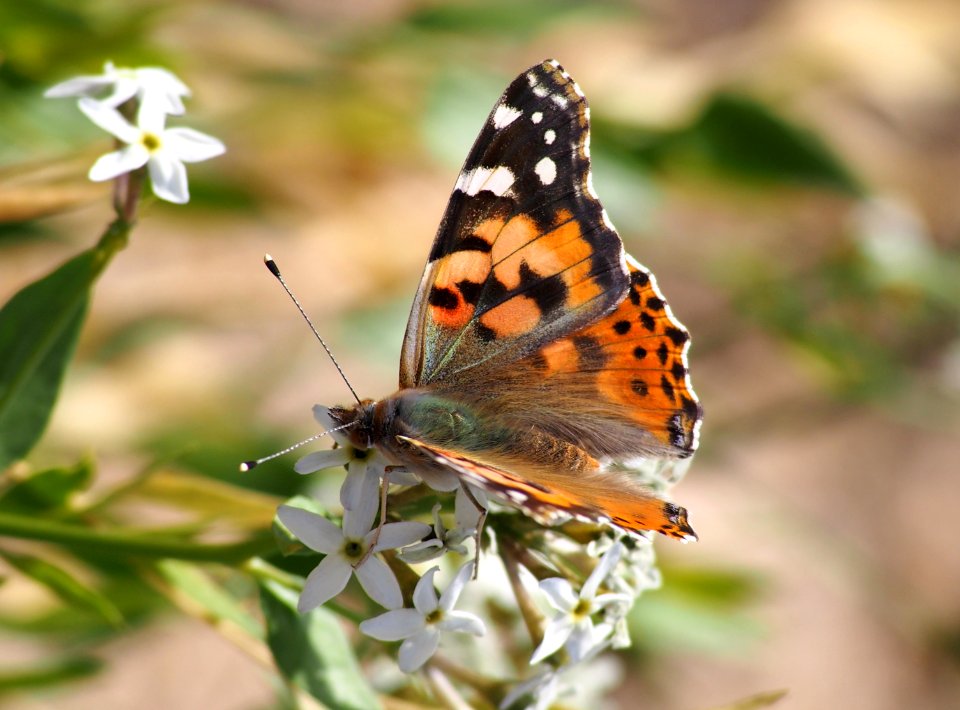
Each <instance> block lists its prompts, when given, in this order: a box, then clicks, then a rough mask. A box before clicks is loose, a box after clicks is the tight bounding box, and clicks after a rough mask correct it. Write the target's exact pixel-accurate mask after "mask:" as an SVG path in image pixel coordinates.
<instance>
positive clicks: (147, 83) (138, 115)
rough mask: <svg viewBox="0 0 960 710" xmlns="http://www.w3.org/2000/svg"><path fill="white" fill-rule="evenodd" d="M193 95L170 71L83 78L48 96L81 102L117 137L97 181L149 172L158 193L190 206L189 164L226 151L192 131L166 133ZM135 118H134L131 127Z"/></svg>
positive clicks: (96, 170)
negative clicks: (172, 118)
mask: <svg viewBox="0 0 960 710" xmlns="http://www.w3.org/2000/svg"><path fill="white" fill-rule="evenodd" d="M189 95H190V90H189V89H188V88H187V86H186V85H185V84H184V83H183V82H182V81H180V80H179V79H178V78H177V77H176V76H175V75H174V74H172V73H171V72H169V71H167V70H166V69H160V68H156V67H142V68H138V69H124V68H117V67H115V66H114V65H113V64H112V63H111V62H107V63H106V64H105V65H104V68H103V73H102V74H98V75H93V76H78V77H74V78H73V79H68V80H67V81H64V82H61V83H60V84H57V85H56V86H53V87H51V88H50V89H48V90H47V91H46V93H45V94H44V96H46V97H48V98H60V97H79V102H78V105H79V107H80V110H81V111H82V112H83V113H84V114H85V115H86V116H87V118H89V119H90V120H91V121H93V123H95V124H96V125H97V126H99V127H100V128H102V129H103V130H105V131H106V132H107V133H110V134H111V135H113V136H114V137H115V138H116V139H117V142H118V144H119V147H118V149H117V150H115V151H113V152H110V153H107V154H106V155H103V156H101V157H100V158H99V159H98V160H97V162H96V163H94V164H93V167H92V168H90V173H89V177H90V179H91V180H93V181H95V182H101V181H104V180H112V179H114V178H116V177H118V176H120V175H124V174H126V173H131V172H133V171H135V170H139V169H141V168H144V167H146V170H147V171H148V172H149V174H150V183H151V185H152V187H153V193H154V194H155V195H156V196H157V197H159V198H160V199H162V200H167V201H168V202H176V203H181V204H182V203H184V202H187V201H189V199H190V192H189V190H188V187H187V170H186V167H185V166H184V163H196V162H199V161H201V160H208V159H209V158H213V157H216V156H218V155H221V154H222V153H224V151H225V150H226V148H225V147H224V145H223V143H221V142H220V141H219V140H217V139H216V138H213V137H212V136H208V135H207V134H205V133H201V132H200V131H195V130H193V129H192V128H167V127H166V120H167V116H168V115H180V114H182V113H184V106H183V97H186V96H189ZM131 118H133V119H134V121H133V122H131V120H130V119H131Z"/></svg>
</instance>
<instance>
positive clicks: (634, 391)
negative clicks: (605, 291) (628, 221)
mask: <svg viewBox="0 0 960 710" xmlns="http://www.w3.org/2000/svg"><path fill="white" fill-rule="evenodd" d="M627 265H628V268H629V272H630V290H629V291H628V293H627V296H626V298H624V299H623V301H622V302H621V303H620V305H619V306H617V308H616V309H615V310H614V311H613V312H612V313H610V314H609V315H607V316H605V317H603V318H601V319H600V320H599V321H597V322H596V323H594V324H592V325H589V326H587V327H586V328H583V329H581V330H579V331H577V332H575V333H573V334H571V335H569V336H567V337H565V338H561V339H559V340H556V341H554V342H552V343H549V344H548V345H546V346H544V347H543V348H541V349H540V350H539V351H538V352H537V353H536V354H535V355H533V356H532V358H531V359H530V360H529V363H530V364H531V365H532V366H534V367H536V369H537V370H539V371H540V372H541V373H542V376H543V377H545V378H546V382H545V383H544V386H545V387H547V388H549V389H550V391H551V392H555V393H556V395H555V396H556V397H563V396H568V397H569V396H576V397H578V398H580V399H579V400H578V401H580V403H579V404H577V405H575V406H574V407H573V408H572V409H573V411H574V412H576V411H580V412H582V413H584V415H585V416H586V415H587V413H589V412H591V411H595V412H597V414H596V416H597V417H599V418H601V419H603V418H606V419H610V418H611V417H613V418H614V419H615V420H619V421H624V420H626V422H629V423H630V425H632V427H633V428H634V429H636V430H640V431H639V432H638V433H637V436H638V437H641V438H643V439H644V443H642V444H641V445H639V450H638V452H637V453H654V454H657V455H669V454H672V455H675V456H689V455H690V454H692V453H693V451H694V450H695V449H696V447H697V439H698V433H699V428H700V421H701V419H702V416H703V414H702V409H701V407H700V403H699V401H698V400H697V396H696V394H694V392H693V387H692V386H691V384H690V378H689V374H688V369H687V349H688V348H689V341H690V336H689V334H688V333H687V331H686V329H685V328H684V327H683V325H682V324H681V323H680V322H679V321H678V320H677V319H676V318H675V317H674V316H673V313H672V312H671V311H670V307H669V306H668V305H667V303H666V301H665V300H664V298H663V295H662V294H661V293H660V291H659V289H658V288H657V285H656V281H655V280H654V278H653V275H652V274H650V273H649V272H648V271H647V270H646V269H644V268H643V267H642V266H641V265H640V264H638V263H637V262H635V261H634V260H633V259H632V258H630V257H627ZM590 397H592V398H594V399H595V400H599V401H597V402H596V403H595V404H591V403H590V402H589V401H583V400H586V399H587V398H590ZM611 405H612V406H611ZM650 437H652V438H653V440H654V441H655V442H656V443H655V445H654V446H653V447H652V450H651V446H650V443H651V442H650ZM638 441H639V439H638ZM582 443H583V444H584V445H585V446H587V448H588V449H590V446H589V444H588V443H586V442H582ZM601 448H603V447H601Z"/></svg>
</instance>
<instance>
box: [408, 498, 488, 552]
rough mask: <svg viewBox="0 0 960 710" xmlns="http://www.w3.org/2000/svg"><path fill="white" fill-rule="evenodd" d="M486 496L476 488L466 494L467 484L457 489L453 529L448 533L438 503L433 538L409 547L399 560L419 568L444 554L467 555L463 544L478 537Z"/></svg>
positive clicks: (435, 511) (435, 507)
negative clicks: (418, 565) (419, 565)
mask: <svg viewBox="0 0 960 710" xmlns="http://www.w3.org/2000/svg"><path fill="white" fill-rule="evenodd" d="M486 502H487V496H486V494H485V493H484V492H483V491H481V490H480V489H478V488H473V487H471V488H470V493H469V494H468V493H467V489H466V484H463V485H461V486H460V488H458V489H457V497H456V500H455V502H454V511H455V512H454V518H455V520H456V527H454V528H453V529H452V530H448V529H447V527H446V525H444V524H443V518H441V517H440V508H441V506H440V503H436V504H434V506H433V535H434V536H433V537H432V538H430V539H429V540H424V541H423V542H418V543H417V544H416V545H411V546H410V547H408V548H407V549H405V550H404V551H403V552H401V553H400V554H399V555H398V556H399V557H400V559H401V560H403V561H404V562H407V563H408V564H418V563H420V562H426V561H427V560H432V559H435V558H437V557H440V556H441V555H442V554H444V553H445V552H456V553H457V554H458V555H466V554H467V548H466V546H465V545H463V542H464V541H465V540H467V539H468V538H470V537H471V536H475V535H476V534H477V526H478V525H479V524H480V518H481V515H482V514H483V513H484V512H485V508H486Z"/></svg>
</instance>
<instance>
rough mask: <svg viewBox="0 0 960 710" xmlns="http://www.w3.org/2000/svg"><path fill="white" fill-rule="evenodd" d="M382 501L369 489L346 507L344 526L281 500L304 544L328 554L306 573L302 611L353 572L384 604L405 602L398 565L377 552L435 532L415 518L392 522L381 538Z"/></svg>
mask: <svg viewBox="0 0 960 710" xmlns="http://www.w3.org/2000/svg"><path fill="white" fill-rule="evenodd" d="M378 503H379V501H378V498H377V496H376V495H373V496H370V495H366V496H364V498H363V500H362V503H361V505H360V507H359V508H358V509H357V510H345V511H344V513H343V529H341V528H338V527H337V526H336V525H334V524H333V523H331V522H330V521H329V520H327V519H326V518H324V517H323V516H320V515H317V514H316V513H311V512H309V511H307V510H303V509H302V508H294V507H292V506H289V505H281V506H280V508H279V509H278V510H277V517H278V518H280V522H282V523H283V524H284V525H286V526H287V528H289V529H290V532H292V533H293V534H294V535H296V536H297V538H298V539H299V540H300V541H301V542H302V543H303V544H304V545H306V546H307V547H309V548H310V549H311V550H316V551H317V552H322V553H323V554H324V555H326V557H324V558H323V559H322V560H321V561H320V564H319V565H317V567H316V568H315V569H314V570H313V571H312V572H311V573H310V574H309V575H308V576H307V581H306V583H305V584H304V585H303V591H302V592H301V593H300V600H299V602H298V603H297V609H298V610H299V611H300V612H307V611H310V610H311V609H313V608H315V607H318V606H320V605H321V604H323V603H325V602H327V601H329V600H330V599H332V598H333V597H335V596H337V595H338V594H339V593H340V592H342V591H343V589H344V587H346V586H347V582H349V581H350V577H351V575H353V574H356V575H357V580H358V581H359V582H360V586H361V587H363V590H364V591H365V592H366V593H367V595H368V596H369V597H370V598H371V599H373V600H374V601H375V602H377V603H378V604H380V605H381V606H383V607H386V608H387V609H399V608H400V607H401V606H403V595H402V594H401V592H400V585H399V583H398V582H397V578H396V576H395V575H394V573H393V570H391V569H390V567H389V566H388V565H387V563H386V562H384V561H383V560H381V559H380V558H379V557H377V555H376V554H375V553H377V552H381V551H382V550H392V549H395V548H398V547H405V546H406V545H409V544H411V543H414V542H417V541H418V540H420V539H422V538H423V536H424V535H426V534H427V533H428V532H430V526H429V525H425V524H424V523H416V522H402V523H388V524H387V525H384V526H383V529H382V530H381V531H380V536H379V538H377V530H376V529H371V528H372V527H373V519H374V517H375V516H376V514H377V507H378ZM375 538H376V542H374V540H375ZM371 546H372V548H373V549H372V550H371ZM368 551H369V552H368ZM361 560H362V562H361Z"/></svg>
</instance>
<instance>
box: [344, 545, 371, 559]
mask: <svg viewBox="0 0 960 710" xmlns="http://www.w3.org/2000/svg"><path fill="white" fill-rule="evenodd" d="M366 551H367V550H366V547H365V546H364V544H363V541H362V540H347V541H346V542H345V543H344V545H343V556H344V557H346V558H347V559H348V560H353V561H354V562H356V561H357V560H359V559H360V558H361V557H363V553H364V552H366Z"/></svg>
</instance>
